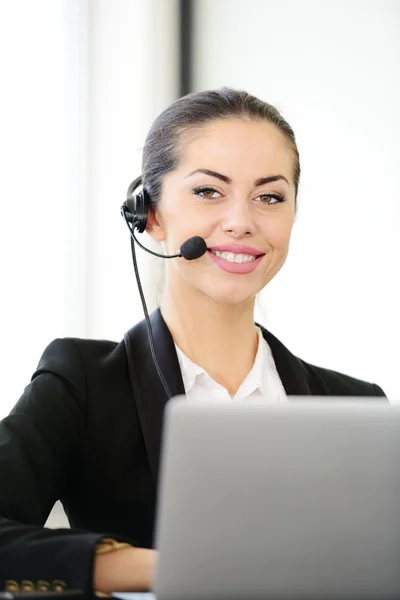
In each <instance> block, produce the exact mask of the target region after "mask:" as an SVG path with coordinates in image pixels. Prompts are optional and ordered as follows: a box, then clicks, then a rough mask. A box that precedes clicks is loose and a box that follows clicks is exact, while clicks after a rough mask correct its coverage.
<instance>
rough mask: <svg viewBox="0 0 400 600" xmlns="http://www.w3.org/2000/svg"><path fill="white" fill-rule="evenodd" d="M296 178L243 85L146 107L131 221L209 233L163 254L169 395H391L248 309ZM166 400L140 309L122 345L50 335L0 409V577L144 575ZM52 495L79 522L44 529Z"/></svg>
mask: <svg viewBox="0 0 400 600" xmlns="http://www.w3.org/2000/svg"><path fill="white" fill-rule="evenodd" d="M299 178H300V163H299V153H298V150H297V146H296V140H295V136H294V133H293V131H292V129H291V127H290V126H289V125H288V123H286V121H285V120H284V119H283V118H282V117H281V115H280V114H279V113H278V111H277V110H276V109H275V108H274V107H272V106H271V105H269V104H267V103H265V102H263V101H262V100H259V99H257V98H255V97H254V96H251V95H250V94H248V93H246V92H242V91H237V90H232V89H222V90H215V91H211V92H202V93H197V94H191V95H189V96H187V97H184V98H181V99H180V100H178V101H177V102H175V103H174V104H172V105H171V106H170V107H168V108H167V109H166V110H165V111H164V112H163V113H162V114H161V115H160V116H159V117H158V118H157V119H156V121H155V122H154V124H153V126H152V128H151V130H150V132H149V135H148V137H147V140H146V143H145V147H144V152H143V175H142V177H141V178H138V179H137V180H135V182H134V184H133V185H132V186H130V190H131V191H132V192H133V196H132V201H133V207H134V208H133V214H132V222H133V226H134V227H136V228H137V229H138V230H139V231H142V230H144V229H146V230H147V232H148V233H149V234H150V235H151V236H152V237H153V238H154V239H155V240H157V241H158V242H162V244H163V245H164V247H165V249H166V251H167V252H168V253H169V254H171V253H176V251H177V249H179V248H180V247H181V246H182V244H183V243H184V242H185V241H186V240H188V239H190V238H193V237H195V236H199V237H200V238H203V240H205V243H206V246H207V252H206V251H205V247H203V253H202V255H201V256H198V258H196V259H195V260H184V259H183V258H182V257H181V258H175V259H173V260H171V261H169V262H168V264H167V276H166V283H165V287H164V292H163V298H162V302H161V306H160V309H157V310H156V311H155V312H154V313H153V314H152V316H151V323H152V328H153V331H154V342H155V349H156V355H157V359H158V362H159V363H160V367H161V370H162V372H163V373H164V374H165V378H166V381H167V384H168V389H169V390H170V391H171V395H172V396H176V395H180V394H186V397H187V399H188V401H189V402H190V401H192V400H193V399H194V398H198V397H200V398H204V397H209V398H213V399H214V398H215V399H218V398H219V399H223V400H224V401H226V402H242V401H248V400H254V399H257V400H258V401H262V402H266V403H283V402H286V401H287V397H288V396H290V395H297V396H300V395H303V396H311V395H314V396H383V395H384V393H383V391H382V389H381V388H379V387H378V386H377V385H375V384H373V383H368V382H364V381H360V380H357V379H354V378H352V377H349V376H346V375H343V374H340V373H337V372H334V371H331V370H328V369H322V368H320V367H316V366H314V365H311V364H308V363H306V362H305V361H303V360H301V359H299V358H296V357H295V356H293V354H291V352H290V351H289V350H288V349H286V348H285V347H284V346H283V344H282V343H281V342H279V340H277V339H276V338H275V337H274V336H273V335H272V334H271V333H270V332H269V331H267V330H265V329H264V328H263V327H260V326H258V325H257V324H256V323H255V322H254V303H255V298H256V295H257V294H258V293H259V292H260V290H262V289H263V288H264V287H265V286H267V285H268V283H269V282H270V281H271V280H272V279H273V278H274V277H275V275H276V274H277V273H278V272H279V270H280V269H281V268H282V266H283V265H284V263H285V260H286V257H287V254H288V251H289V244H290V237H291V232H292V227H293V223H294V218H295V213H296V199H297V191H298V186H299ZM140 183H142V185H143V189H142V190H141V191H135V189H136V187H139V185H140ZM136 207H140V208H141V210H140V211H139V210H138V211H137V212H136ZM166 402H167V397H166V394H165V390H164V388H163V385H162V383H161V381H160V379H159V377H158V373H157V370H156V367H155V364H154V362H153V357H152V349H151V347H150V344H149V338H148V335H147V329H146V325H145V323H144V322H140V323H138V324H137V325H136V326H134V327H133V328H132V329H131V330H130V331H128V332H127V334H126V335H125V338H124V340H123V341H122V342H121V343H119V344H117V343H114V342H109V341H96V340H82V339H71V338H69V339H61V340H55V341H54V342H53V343H52V344H50V346H49V347H48V348H47V349H46V350H45V352H44V354H43V356H42V358H41V361H40V363H39V367H38V370H37V371H36V373H35V374H34V376H33V379H32V382H31V383H30V384H29V385H28V386H27V388H26V389H25V392H24V394H23V396H22V397H21V399H20V400H19V402H18V403H17V405H16V406H15V408H14V409H13V411H12V413H11V415H10V416H9V417H7V418H6V419H4V420H3V422H2V423H0V463H1V469H0V490H1V491H2V492H1V495H0V514H1V517H0V587H1V586H2V585H4V586H6V587H7V585H13V586H14V588H13V589H15V585H18V583H16V582H17V581H22V580H25V579H26V573H29V574H30V575H29V577H30V578H35V579H37V580H48V581H50V580H62V581H64V582H66V585H67V586H68V587H70V588H84V589H85V590H86V591H90V590H91V588H92V586H93V585H94V587H95V589H96V590H100V591H103V592H112V591H114V592H116V591H119V590H124V591H127V590H133V591H134V590H143V589H148V588H150V587H151V585H152V581H153V573H154V568H155V564H156V554H155V551H154V550H153V549H152V548H153V539H154V536H153V534H154V520H155V505H156V492H157V484H158V472H159V460H160V451H161V450H160V442H161V433H162V432H161V428H162V419H163V410H164V406H165V404H166ZM15 473H18V474H19V477H18V478H16V477H15ZM24 485H29V490H35V493H34V494H32V493H30V494H26V493H24V492H25V489H24V487H23V486H24ZM58 499H62V501H63V504H64V507H65V510H66V513H67V515H68V518H69V521H70V524H71V526H72V529H71V530H69V531H67V530H61V531H57V530H55V531H53V532H49V531H48V530H45V529H43V528H42V526H43V524H44V522H45V520H46V518H47V515H48V513H49V511H50V510H51V507H52V506H53V505H54V503H55V502H56V501H57V500H58ZM194 543H195V541H194ZM135 546H136V547H135ZM7 580H11V584H6V581H7Z"/></svg>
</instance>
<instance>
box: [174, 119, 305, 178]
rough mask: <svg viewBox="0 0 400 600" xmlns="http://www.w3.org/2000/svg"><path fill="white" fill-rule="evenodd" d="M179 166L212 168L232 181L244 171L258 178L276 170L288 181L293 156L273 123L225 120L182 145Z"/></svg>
mask: <svg viewBox="0 0 400 600" xmlns="http://www.w3.org/2000/svg"><path fill="white" fill-rule="evenodd" d="M180 167H182V168H191V167H193V168H212V169H214V170H216V171H218V170H220V172H221V173H223V174H225V175H228V176H231V177H232V178H233V179H234V175H235V173H236V174H238V173H242V172H244V171H246V172H248V173H249V176H253V175H254V176H255V177H256V178H257V177H261V176H267V175H268V174H269V173H270V172H272V171H276V172H279V173H281V174H282V175H285V176H286V177H287V178H288V179H289V178H291V177H292V172H293V155H292V152H291V150H290V148H289V146H288V143H287V141H286V139H285V138H284V136H283V134H282V133H281V132H280V131H279V130H278V129H277V127H276V126H274V125H272V124H271V123H267V122H263V121H249V120H245V119H226V120H218V121H213V122H211V123H209V124H208V125H206V126H205V127H202V128H201V129H200V130H196V131H195V132H194V133H193V134H192V135H190V136H189V138H188V139H187V140H186V141H185V142H183V144H182V147H181V155H180ZM249 171H251V173H250V172H249Z"/></svg>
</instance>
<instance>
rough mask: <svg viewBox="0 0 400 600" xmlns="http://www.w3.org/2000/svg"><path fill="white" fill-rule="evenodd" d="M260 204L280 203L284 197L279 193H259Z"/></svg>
mask: <svg viewBox="0 0 400 600" xmlns="http://www.w3.org/2000/svg"><path fill="white" fill-rule="evenodd" d="M258 198H260V201H261V203H262V204H268V205H271V204H280V203H281V202H284V201H285V197H284V196H281V195H280V194H261V195H260V196H258Z"/></svg>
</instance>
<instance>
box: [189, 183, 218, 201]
mask: <svg viewBox="0 0 400 600" xmlns="http://www.w3.org/2000/svg"><path fill="white" fill-rule="evenodd" d="M193 194H195V195H196V196H200V198H205V199H206V200H216V199H217V198H218V197H219V196H220V195H221V193H220V192H219V191H218V190H216V189H215V188H213V187H210V186H202V187H198V188H196V189H194V190H193ZM214 194H219V195H218V196H214Z"/></svg>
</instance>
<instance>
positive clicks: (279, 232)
mask: <svg viewBox="0 0 400 600" xmlns="http://www.w3.org/2000/svg"><path fill="white" fill-rule="evenodd" d="M292 228H293V219H286V220H282V221H279V222H275V223H273V224H270V226H269V227H267V228H266V230H265V239H266V240H267V241H268V242H269V244H270V245H271V247H272V248H274V249H276V250H285V249H287V248H288V246H289V242H290V236H291V233H292Z"/></svg>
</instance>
